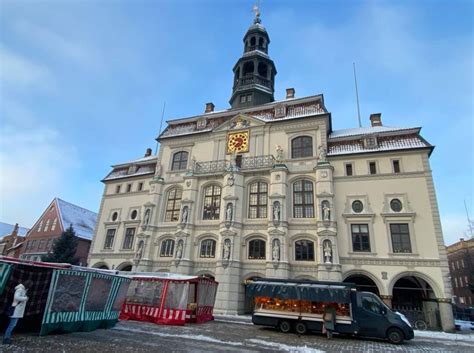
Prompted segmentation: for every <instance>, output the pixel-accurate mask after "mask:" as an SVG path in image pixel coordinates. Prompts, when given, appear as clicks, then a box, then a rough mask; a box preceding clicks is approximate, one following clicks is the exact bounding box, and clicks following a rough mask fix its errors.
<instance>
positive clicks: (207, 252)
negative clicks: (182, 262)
mask: <svg viewBox="0 0 474 353" xmlns="http://www.w3.org/2000/svg"><path fill="white" fill-rule="evenodd" d="M200 257H204V258H211V257H216V241H215V240H214V239H204V240H203V241H201V252H200Z"/></svg>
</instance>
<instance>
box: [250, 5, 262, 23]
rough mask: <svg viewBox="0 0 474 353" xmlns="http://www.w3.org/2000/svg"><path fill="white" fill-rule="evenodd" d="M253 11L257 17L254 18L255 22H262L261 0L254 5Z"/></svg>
mask: <svg viewBox="0 0 474 353" xmlns="http://www.w3.org/2000/svg"><path fill="white" fill-rule="evenodd" d="M252 10H253V12H255V19H254V20H253V23H255V24H257V23H260V22H261V20H260V0H257V3H256V4H255V5H253V8H252Z"/></svg>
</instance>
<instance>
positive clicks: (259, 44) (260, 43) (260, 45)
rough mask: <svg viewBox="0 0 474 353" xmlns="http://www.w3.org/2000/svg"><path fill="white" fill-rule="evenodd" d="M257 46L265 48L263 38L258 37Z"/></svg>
mask: <svg viewBox="0 0 474 353" xmlns="http://www.w3.org/2000/svg"><path fill="white" fill-rule="evenodd" d="M258 47H259V48H260V49H263V48H265V46H264V42H263V38H260V39H259V40H258Z"/></svg>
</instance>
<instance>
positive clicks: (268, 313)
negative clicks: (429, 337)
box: [247, 278, 414, 344]
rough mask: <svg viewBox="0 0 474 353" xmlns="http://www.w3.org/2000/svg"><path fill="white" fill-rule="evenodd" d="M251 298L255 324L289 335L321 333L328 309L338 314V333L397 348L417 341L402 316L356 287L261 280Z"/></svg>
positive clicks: (250, 287)
mask: <svg viewBox="0 0 474 353" xmlns="http://www.w3.org/2000/svg"><path fill="white" fill-rule="evenodd" d="M247 294H248V295H249V296H253V297H254V300H255V309H254V312H253V315H252V322H253V323H254V324H255V325H264V326H273V327H276V328H278V329H280V330H281V331H282V332H285V333H287V332H290V331H292V330H294V331H295V332H296V333H298V334H305V333H306V332H307V331H319V332H321V331H322V326H323V314H324V311H325V308H326V307H327V306H331V307H333V308H335V310H336V325H335V330H334V332H338V333H341V334H351V335H357V336H364V337H373V338H383V339H387V340H388V341H390V342H391V343H395V344H400V343H402V342H403V341H404V340H410V339H412V338H413V337H414V333H413V329H412V327H411V325H410V323H409V321H408V320H407V319H406V318H405V317H404V316H403V315H402V314H400V313H396V312H393V311H392V310H391V309H390V308H389V307H388V306H386V305H385V304H384V303H383V302H382V301H381V300H380V299H379V297H377V296H376V295H375V294H373V293H368V292H358V291H357V290H356V287H355V285H353V284H348V283H340V282H320V281H298V280H286V279H273V278H261V279H257V280H254V281H253V282H252V283H250V284H249V285H248V288H247Z"/></svg>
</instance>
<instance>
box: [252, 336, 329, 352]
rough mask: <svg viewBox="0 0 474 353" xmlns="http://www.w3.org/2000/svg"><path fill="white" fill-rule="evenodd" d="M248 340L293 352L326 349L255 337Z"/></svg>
mask: <svg viewBox="0 0 474 353" xmlns="http://www.w3.org/2000/svg"><path fill="white" fill-rule="evenodd" d="M246 341H248V342H252V343H255V344H257V345H259V346H265V347H271V348H276V349H279V350H282V351H287V352H291V353H325V351H321V350H319V349H314V348H311V347H308V346H288V345H286V344H283V343H278V342H266V341H263V340H258V339H255V338H252V339H249V340H246Z"/></svg>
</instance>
